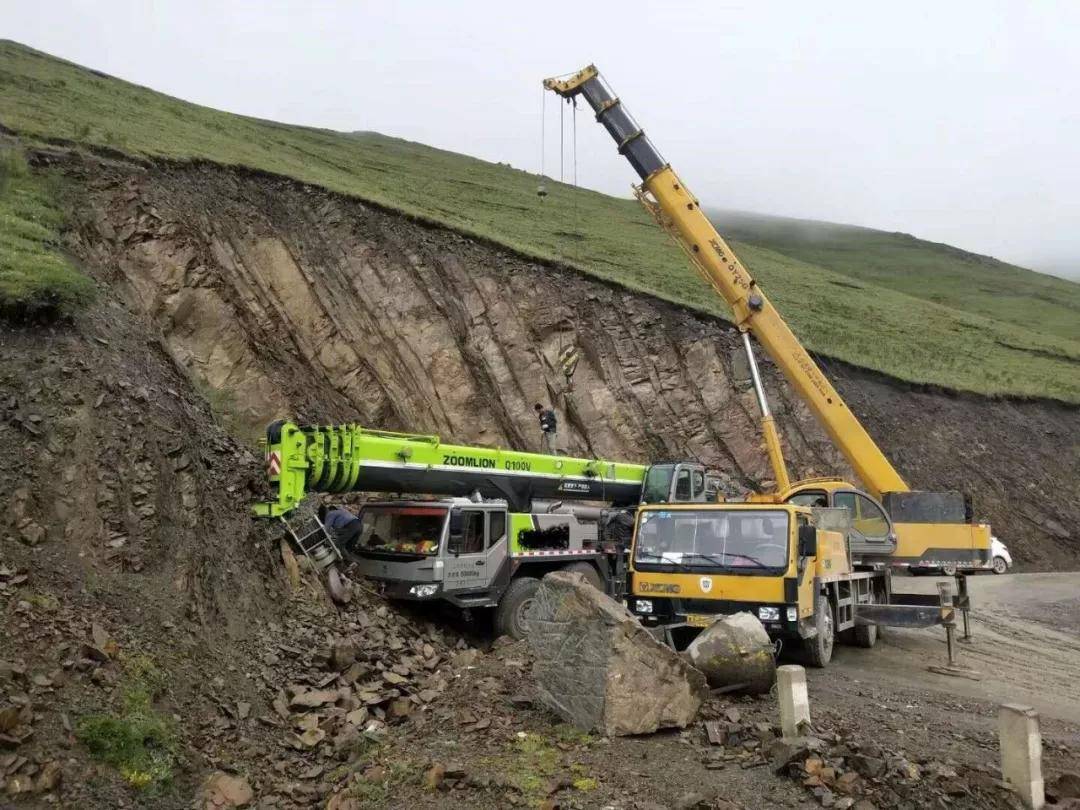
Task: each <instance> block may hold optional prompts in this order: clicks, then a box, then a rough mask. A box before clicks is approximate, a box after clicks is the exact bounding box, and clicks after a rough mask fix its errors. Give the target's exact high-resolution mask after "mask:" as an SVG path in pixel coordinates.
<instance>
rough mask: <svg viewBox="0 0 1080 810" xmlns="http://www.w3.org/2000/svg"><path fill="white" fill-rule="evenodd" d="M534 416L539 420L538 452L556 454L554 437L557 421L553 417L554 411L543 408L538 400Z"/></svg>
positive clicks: (557, 425)
mask: <svg viewBox="0 0 1080 810" xmlns="http://www.w3.org/2000/svg"><path fill="white" fill-rule="evenodd" d="M536 416H537V418H538V419H539V420H540V452H541V453H547V454H548V455H549V456H554V455H556V450H555V437H556V433H557V431H558V427H559V423H558V420H557V419H556V418H555V411H554V410H552V409H551V408H544V406H543V405H541V404H540V403H539V402H537V403H536Z"/></svg>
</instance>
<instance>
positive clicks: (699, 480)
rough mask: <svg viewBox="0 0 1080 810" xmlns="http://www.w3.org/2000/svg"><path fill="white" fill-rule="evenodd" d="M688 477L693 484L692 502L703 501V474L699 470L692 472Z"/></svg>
mask: <svg viewBox="0 0 1080 810" xmlns="http://www.w3.org/2000/svg"><path fill="white" fill-rule="evenodd" d="M690 477H691V479H692V480H693V482H694V495H693V498H694V500H695V501H703V500H705V473H704V472H702V471H701V470H694V471H693V472H692V473H691V475H690Z"/></svg>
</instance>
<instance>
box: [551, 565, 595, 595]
mask: <svg viewBox="0 0 1080 810" xmlns="http://www.w3.org/2000/svg"><path fill="white" fill-rule="evenodd" d="M559 570H560V571H566V572H567V573H572V574H581V575H582V576H583V577H585V579H586V580H587V581H588V583H589V584H590V585H592V586H593V587H594V588H596V590H598V591H602V590H604V581H603V580H602V579H601V578H600V572H599V571H597V570H596V566H595V565H593V564H592V563H587V562H576V563H570V564H569V565H567V566H566V567H564V568H560V569H559Z"/></svg>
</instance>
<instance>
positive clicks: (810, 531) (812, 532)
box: [799, 525, 818, 557]
mask: <svg viewBox="0 0 1080 810" xmlns="http://www.w3.org/2000/svg"><path fill="white" fill-rule="evenodd" d="M817 551H818V549H817V527H816V526H810V525H803V526H800V527H799V556H800V557H816V556H817Z"/></svg>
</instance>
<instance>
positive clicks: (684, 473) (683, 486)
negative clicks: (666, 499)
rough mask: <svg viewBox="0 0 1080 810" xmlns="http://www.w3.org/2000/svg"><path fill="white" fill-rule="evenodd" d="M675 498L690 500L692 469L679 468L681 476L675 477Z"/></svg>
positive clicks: (677, 499)
mask: <svg viewBox="0 0 1080 810" xmlns="http://www.w3.org/2000/svg"><path fill="white" fill-rule="evenodd" d="M675 500H676V501H689V500H690V470H687V469H681V470H679V477H678V478H677V479H675Z"/></svg>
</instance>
